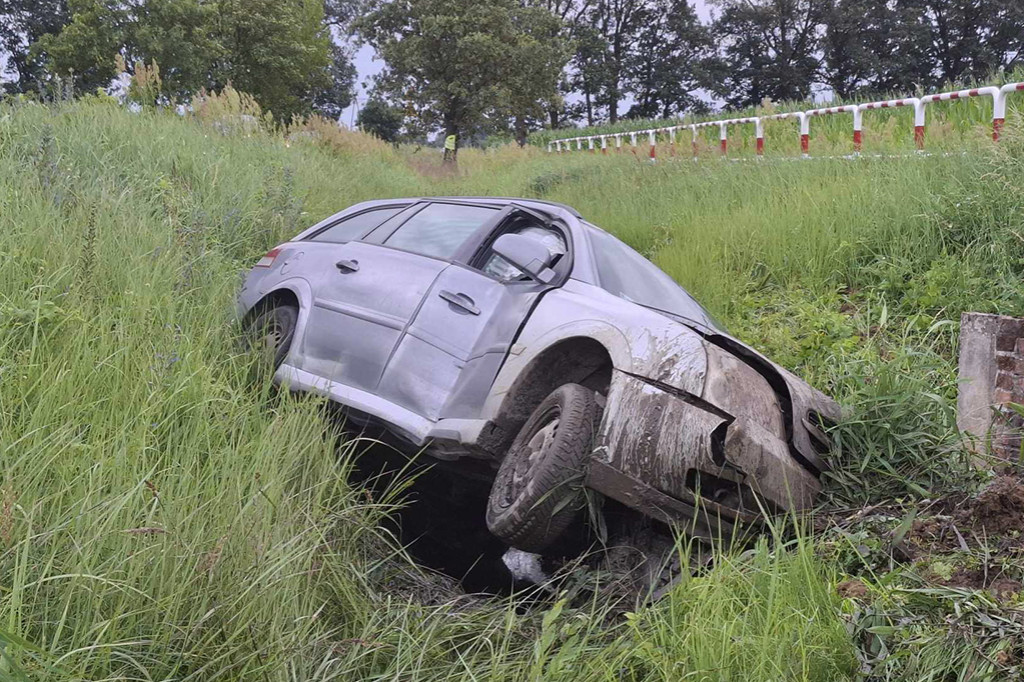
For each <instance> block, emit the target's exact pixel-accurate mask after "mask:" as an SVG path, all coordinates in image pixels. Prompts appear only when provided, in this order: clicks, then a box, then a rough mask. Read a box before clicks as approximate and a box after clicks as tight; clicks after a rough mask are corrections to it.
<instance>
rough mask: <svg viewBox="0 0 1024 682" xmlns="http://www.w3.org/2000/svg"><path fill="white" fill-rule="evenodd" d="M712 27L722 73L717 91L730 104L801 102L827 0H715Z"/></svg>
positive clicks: (814, 68) (814, 66)
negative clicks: (716, 15)
mask: <svg viewBox="0 0 1024 682" xmlns="http://www.w3.org/2000/svg"><path fill="white" fill-rule="evenodd" d="M716 4H717V5H719V6H720V7H721V8H722V14H721V16H720V17H719V19H718V20H717V21H716V22H715V26H714V30H715V33H716V35H717V37H718V39H719V41H720V42H721V44H722V56H723V58H724V60H725V62H726V65H727V68H726V69H725V74H726V77H725V79H724V82H723V83H722V86H721V88H720V94H721V95H722V96H723V98H724V99H725V101H726V103H727V104H728V105H729V106H732V107H747V106H754V105H757V104H760V103H761V101H762V100H764V99H765V98H771V99H772V100H775V101H781V100H802V99H807V98H808V97H810V95H811V86H812V84H813V83H814V82H815V79H816V77H817V75H818V66H819V58H818V50H819V44H820V42H821V34H822V32H823V20H824V18H825V14H826V11H827V10H828V8H829V0H716Z"/></svg>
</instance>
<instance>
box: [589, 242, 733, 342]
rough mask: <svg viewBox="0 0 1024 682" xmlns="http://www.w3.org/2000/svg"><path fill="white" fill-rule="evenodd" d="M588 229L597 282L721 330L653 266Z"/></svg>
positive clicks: (624, 295)
mask: <svg viewBox="0 0 1024 682" xmlns="http://www.w3.org/2000/svg"><path fill="white" fill-rule="evenodd" d="M588 226H589V227H591V228H593V229H591V230H590V241H591V243H592V244H593V247H594V261H595V265H596V266H597V276H598V278H599V279H600V286H601V288H602V289H604V290H605V291H607V292H609V293H612V294H615V295H616V296H618V297H619V298H624V299H626V300H627V301H632V302H633V303H637V304H639V305H642V306H644V307H647V308H653V309H655V310H659V311H662V312H666V313H669V314H671V315H676V316H678V317H682V318H685V319H687V320H689V321H691V322H696V323H698V324H702V325H704V326H706V327H711V328H712V329H717V330H719V331H724V329H723V328H722V325H720V324H719V323H718V322H717V321H716V320H715V319H714V318H713V317H711V314H710V313H708V311H706V310H704V308H703V307H701V305H700V304H699V303H697V301H695V300H694V298H693V297H692V296H690V294H688V293H686V290H685V289H683V288H682V287H681V286H679V285H678V284H676V281H675V280H674V279H672V278H671V277H669V276H668V275H666V274H665V273H664V272H662V271H661V270H659V269H658V268H657V266H655V265H654V264H653V263H651V262H650V261H649V260H647V259H646V258H644V257H643V256H641V255H640V254H639V253H637V252H636V251H634V250H633V249H631V248H629V247H628V246H626V245H625V244H623V243H622V242H621V241H619V240H618V239H616V238H615V237H613V236H611V235H610V234H608V233H607V232H605V231H604V230H602V229H600V228H598V227H595V226H594V225H589V223H588Z"/></svg>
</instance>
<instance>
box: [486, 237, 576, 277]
mask: <svg viewBox="0 0 1024 682" xmlns="http://www.w3.org/2000/svg"><path fill="white" fill-rule="evenodd" d="M504 233H505V234H509V233H511V234H521V235H523V236H524V237H529V238H531V239H535V240H536V241H538V242H540V243H541V244H543V245H544V246H546V247H547V249H548V251H550V252H551V254H552V255H554V256H564V255H565V252H566V247H565V238H564V237H563V236H562V233H561V232H559V231H558V230H553V229H550V228H547V227H540V226H539V225H533V224H531V223H525V224H520V225H518V226H516V227H513V228H512V229H510V230H505V232H504ZM556 262H557V259H556ZM480 269H481V270H483V272H484V273H485V274H487V275H490V276H491V277H494V278H495V279H500V280H501V281H503V282H513V281H515V280H517V279H522V278H524V277H526V275H525V274H524V273H523V271H522V270H520V269H519V268H517V267H516V266H514V265H512V264H511V263H509V262H508V261H507V260H505V259H504V258H502V257H501V256H499V255H498V254H496V253H494V252H491V253H489V254H488V255H487V256H486V260H485V261H484V263H483V265H481V266H480Z"/></svg>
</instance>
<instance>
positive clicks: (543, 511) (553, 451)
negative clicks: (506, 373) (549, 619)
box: [487, 384, 598, 552]
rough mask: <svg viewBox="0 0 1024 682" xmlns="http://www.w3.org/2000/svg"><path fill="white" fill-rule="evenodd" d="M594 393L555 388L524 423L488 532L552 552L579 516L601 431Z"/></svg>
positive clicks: (496, 492) (497, 483)
mask: <svg viewBox="0 0 1024 682" xmlns="http://www.w3.org/2000/svg"><path fill="white" fill-rule="evenodd" d="M597 421H598V406H597V402H596V400H595V396H594V392H593V391H592V390H590V389H587V388H584V387H583V386H580V385H579V384H565V385H564V386H560V387H559V388H557V389H555V390H554V391H553V392H552V393H551V394H550V395H549V396H548V397H547V398H545V399H544V401H543V402H542V403H541V404H540V405H539V406H538V407H537V409H536V410H534V411H533V414H531V415H530V418H529V419H527V420H526V423H525V424H524V425H523V428H522V429H520V431H519V433H518V434H517V435H516V438H515V440H514V441H513V443H512V447H511V448H510V449H509V451H508V454H507V455H506V456H505V459H504V460H503V461H502V463H501V467H500V468H499V469H498V475H497V477H496V478H495V480H494V485H493V486H492V488H491V495H490V498H489V499H488V502H487V527H488V528H489V529H490V531H491V532H492V533H494V535H496V536H497V537H499V538H501V539H502V540H503V541H505V542H506V543H508V544H509V545H511V546H513V547H516V548H518V549H521V550H524V551H527V552H540V551H541V550H543V549H546V548H547V547H549V546H550V545H551V544H552V543H553V542H554V541H555V540H557V539H558V537H559V536H560V535H561V534H562V532H563V531H565V529H566V528H567V527H568V526H569V524H570V523H571V522H572V520H573V518H574V517H575V515H576V513H577V512H578V511H579V508H580V506H581V505H580V502H581V499H582V496H583V476H584V474H585V473H586V464H587V460H588V458H589V457H590V452H591V449H592V445H593V439H594V430H595V428H596V427H597Z"/></svg>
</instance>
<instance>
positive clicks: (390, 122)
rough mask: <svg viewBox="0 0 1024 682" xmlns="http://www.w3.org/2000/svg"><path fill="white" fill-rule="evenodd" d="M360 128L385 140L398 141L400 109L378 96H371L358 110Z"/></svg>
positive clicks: (400, 127)
mask: <svg viewBox="0 0 1024 682" xmlns="http://www.w3.org/2000/svg"><path fill="white" fill-rule="evenodd" d="M357 125H358V127H359V129H360V130H362V131H363V132H366V133H370V134H371V135H373V136H375V137H379V138H380V139H382V140H384V141H385V142H392V143H395V142H398V135H399V133H400V132H401V130H402V111H401V110H400V109H398V108H397V107H393V106H391V105H390V104H388V103H387V102H385V101H384V100H383V99H381V98H379V97H371V98H370V99H369V100H368V101H367V102H366V104H365V105H363V108H362V109H360V110H359V121H358V122H357Z"/></svg>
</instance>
